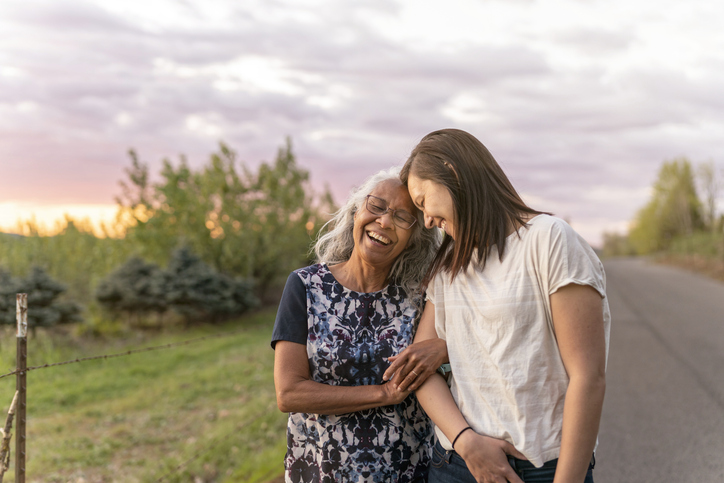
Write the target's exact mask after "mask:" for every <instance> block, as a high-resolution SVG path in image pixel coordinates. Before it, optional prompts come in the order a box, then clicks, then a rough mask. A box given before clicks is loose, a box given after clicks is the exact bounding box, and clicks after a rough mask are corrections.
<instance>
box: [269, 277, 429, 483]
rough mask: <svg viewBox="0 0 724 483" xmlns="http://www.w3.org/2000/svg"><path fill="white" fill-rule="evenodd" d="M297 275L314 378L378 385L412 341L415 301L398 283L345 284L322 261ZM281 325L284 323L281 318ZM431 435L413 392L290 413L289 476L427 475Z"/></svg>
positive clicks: (390, 478) (368, 478)
mask: <svg viewBox="0 0 724 483" xmlns="http://www.w3.org/2000/svg"><path fill="white" fill-rule="evenodd" d="M295 274H296V275H297V276H298V277H299V278H300V279H301V281H302V284H303V287H304V289H305V290H306V296H305V297H304V298H302V297H297V298H296V299H297V300H305V299H306V307H299V308H298V310H302V311H304V312H305V313H306V319H307V340H306V345H307V354H308V357H309V367H310V373H311V378H312V380H314V381H317V382H320V383H324V384H330V385H340V386H359V385H371V384H382V383H383V381H382V375H383V374H384V372H385V370H386V369H387V367H388V365H389V362H388V361H387V358H388V357H389V356H392V355H395V354H398V353H400V352H401V351H402V350H403V349H404V348H405V347H407V346H408V345H409V344H410V343H411V342H412V338H413V336H414V322H415V319H416V317H417V315H418V313H417V310H416V309H415V307H414V305H413V303H412V301H411V300H410V299H409V298H408V297H407V296H406V294H405V293H404V291H403V290H402V289H401V288H400V287H399V286H397V285H395V284H390V285H389V286H388V287H387V288H385V289H383V290H381V291H379V292H374V293H360V292H354V291H351V290H348V289H346V288H345V287H343V286H342V285H341V284H340V283H338V282H337V280H336V279H335V278H334V276H333V275H332V274H331V272H330V271H329V269H328V268H327V267H326V266H325V265H314V266H311V267H307V268H303V269H299V270H297V271H295ZM300 287H301V285H300ZM288 289H289V282H288V287H287V289H285V291H286V290H288ZM285 295H286V294H285ZM293 299H294V298H293V297H292V298H290V300H293ZM282 303H284V297H283V300H282ZM280 313H281V310H280ZM280 323H282V324H283V323H284V321H281V320H279V317H278V318H277V325H279V324H280ZM276 332H277V328H275V333H276ZM432 434H433V432H432V425H431V423H430V421H429V419H428V418H427V416H426V415H425V413H424V411H423V410H422V408H421V407H420V406H419V404H418V402H417V399H416V398H415V396H414V395H410V396H409V397H408V398H406V399H405V400H404V401H403V402H402V403H400V404H396V405H393V406H384V407H378V408H373V409H367V410H364V411H358V412H354V413H349V414H340V415H321V414H307V413H290V414H289V422H288V426H287V448H288V451H287V455H286V457H285V468H286V481H287V482H289V483H297V482H330V483H331V482H385V483H388V482H392V483H394V482H399V483H403V482H414V481H424V479H425V478H426V475H427V467H428V465H429V462H430V457H431V441H432Z"/></svg>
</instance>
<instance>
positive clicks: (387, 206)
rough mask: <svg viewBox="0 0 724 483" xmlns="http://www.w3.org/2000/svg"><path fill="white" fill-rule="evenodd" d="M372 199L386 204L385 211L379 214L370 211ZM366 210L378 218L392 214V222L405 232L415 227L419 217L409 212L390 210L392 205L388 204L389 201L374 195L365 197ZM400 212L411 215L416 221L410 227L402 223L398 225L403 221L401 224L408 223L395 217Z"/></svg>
mask: <svg viewBox="0 0 724 483" xmlns="http://www.w3.org/2000/svg"><path fill="white" fill-rule="evenodd" d="M370 198H374V199H375V200H379V201H380V202H382V203H384V204H385V210H384V211H382V212H381V213H378V212H376V211H372V210H371V209H370ZM373 206H374V205H373ZM365 208H366V209H367V211H369V212H370V213H372V214H373V215H377V216H382V215H384V214H386V213H392V222H393V223H394V224H395V226H397V227H399V228H402V229H403V230H409V229H410V228H412V227H413V226H415V223H417V217H416V216H415V215H413V214H412V213H410V212H409V211H407V210H403V209H399V210H393V209H392V208H390V205H389V203H387V200H385V199H383V198H380V197H378V196H374V195H367V196H365ZM398 211H401V212H403V213H407V214H408V215H410V216H411V217H413V218H415V219H414V220H413V222H412V223H410V225H409V226H402V225H400V223H398V221H401V222H403V223H407V221H405V220H403V219H401V218H398V217H395V213H397V212H398Z"/></svg>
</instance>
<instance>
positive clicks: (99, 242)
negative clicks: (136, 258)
mask: <svg viewBox="0 0 724 483" xmlns="http://www.w3.org/2000/svg"><path fill="white" fill-rule="evenodd" d="M23 231H24V232H25V235H26V236H14V235H8V234H0V268H4V269H6V270H8V271H10V273H11V274H12V275H14V276H16V277H24V276H26V275H27V274H28V273H29V272H30V269H31V268H32V267H33V266H36V265H37V266H40V267H43V268H44V269H46V270H47V272H48V273H49V274H50V276H51V277H53V278H55V279H56V280H58V281H60V282H61V283H63V284H64V285H66V287H67V289H68V296H69V297H70V298H72V299H74V300H76V301H77V302H80V303H82V304H84V305H86V304H88V303H90V302H91V301H92V300H93V291H94V290H95V286H96V285H97V284H98V282H99V281H100V280H101V279H102V278H104V277H105V276H106V275H107V274H108V273H110V272H111V271H112V270H114V269H115V268H116V267H118V266H119V265H121V264H122V263H123V262H125V261H126V260H127V259H128V257H129V256H131V255H132V254H133V253H134V252H135V251H136V248H134V247H133V246H132V244H131V243H130V242H129V241H127V240H125V239H114V238H98V237H96V236H95V235H94V234H93V232H92V228H91V227H90V226H89V225H86V224H84V223H82V222H75V221H72V220H66V225H65V227H64V228H62V230H61V231H60V232H59V233H58V234H56V235H54V236H41V234H40V233H39V230H38V227H37V225H36V224H35V223H34V222H32V221H27V222H25V224H24V225H23Z"/></svg>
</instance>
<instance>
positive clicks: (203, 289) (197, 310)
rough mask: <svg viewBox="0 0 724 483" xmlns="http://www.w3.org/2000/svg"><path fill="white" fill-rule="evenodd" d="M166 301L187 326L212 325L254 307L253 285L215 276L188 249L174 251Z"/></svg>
mask: <svg viewBox="0 0 724 483" xmlns="http://www.w3.org/2000/svg"><path fill="white" fill-rule="evenodd" d="M167 276H168V285H167V287H168V288H167V293H166V298H167V300H168V303H169V306H170V307H172V308H173V309H174V310H175V311H176V312H177V313H179V314H180V315H182V316H183V317H184V318H185V319H186V321H187V322H190V321H192V320H197V319H201V318H208V319H210V321H211V322H214V321H217V320H219V319H221V318H225V317H228V316H234V315H239V314H242V313H243V312H245V311H247V310H249V309H251V308H253V307H255V306H256V305H257V299H256V298H255V297H254V295H253V292H252V285H251V283H249V282H248V281H246V280H235V279H233V278H231V277H228V276H226V275H224V274H220V273H217V272H216V271H214V270H213V269H212V268H211V267H210V266H209V265H207V264H206V263H204V262H203V261H202V260H201V259H200V258H199V257H198V256H196V255H194V254H193V253H192V252H191V250H190V249H189V248H188V247H183V248H180V249H178V250H176V251H175V252H174V254H173V256H172V258H171V261H170V262H169V266H168V271H167Z"/></svg>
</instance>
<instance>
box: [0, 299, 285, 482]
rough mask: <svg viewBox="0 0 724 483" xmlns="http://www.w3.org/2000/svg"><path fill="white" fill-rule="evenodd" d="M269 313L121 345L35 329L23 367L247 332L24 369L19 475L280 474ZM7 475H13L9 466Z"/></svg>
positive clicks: (91, 478)
mask: <svg viewBox="0 0 724 483" xmlns="http://www.w3.org/2000/svg"><path fill="white" fill-rule="evenodd" d="M273 315H274V311H273V310H271V311H269V310H267V311H265V312H261V313H258V314H256V315H254V316H249V317H246V318H244V319H240V320H237V321H235V322H233V323H228V324H226V325H224V326H221V327H218V326H214V327H199V328H195V329H194V330H192V331H185V332H176V333H172V334H159V335H156V336H153V337H149V336H144V335H141V334H139V335H137V336H135V337H129V338H128V340H125V341H118V340H116V341H107V342H101V341H89V340H82V339H75V338H72V337H70V336H66V337H60V336H58V335H57V334H56V335H53V336H52V337H51V336H50V335H49V334H48V333H46V332H42V331H39V332H38V334H37V335H36V336H35V337H31V339H30V340H29V341H28V352H29V361H28V364H29V365H31V366H32V365H39V364H43V363H46V362H56V361H59V360H66V359H72V358H75V357H78V356H89V355H96V354H107V353H115V352H121V351H125V350H129V349H133V348H139V347H147V346H152V345H160V344H166V343H169V342H173V341H179V340H186V339H191V338H195V337H200V336H204V335H209V334H212V333H215V332H219V331H221V332H227V331H235V330H238V329H240V328H243V327H246V328H244V329H242V332H241V333H240V334H237V335H232V336H227V337H223V338H218V339H207V340H204V341H201V342H198V343H194V344H190V345H186V346H180V347H175V348H171V349H164V350H159V351H153V352H145V353H139V354H133V355H130V356H124V357H119V358H115V359H101V360H95V361H88V362H82V363H76V364H69V365H66V366H59V367H51V368H46V369H39V370H36V371H31V372H29V373H28V396H27V400H28V435H27V452H28V462H27V475H28V481H37V482H67V481H85V482H105V481H109V482H110V481H114V482H116V481H118V482H146V481H149V482H150V481H156V480H158V479H159V478H161V477H163V476H165V475H168V477H167V478H166V479H164V480H163V481H170V482H188V481H203V482H265V481H268V480H269V479H271V478H272V477H275V476H277V475H279V474H280V473H281V472H282V470H283V468H282V458H283V455H284V452H285V445H286V441H285V423H286V415H284V414H282V413H280V412H279V410H278V409H277V408H276V401H275V393H274V384H273V351H272V350H271V349H270V348H269V339H270V335H271V327H272V323H273ZM14 339H15V338H14V334H13V333H11V332H10V330H9V329H7V330H6V331H5V333H3V334H2V339H0V351H1V352H0V363H1V364H2V367H1V368H0V370H1V371H3V372H5V369H8V370H12V366H14V352H15V351H14V348H13V347H12V346H13V345H14V343H15V340H14ZM14 390H15V383H14V378H12V377H8V378H4V379H0V409H2V411H3V413H5V412H6V411H7V407H8V405H9V403H10V401H11V399H12V394H13V392H14ZM189 460H190V461H189ZM187 461H188V464H186V465H183V466H182V467H181V468H179V465H182V464H183V463H184V462H187ZM11 466H12V465H11ZM5 478H6V481H12V478H14V474H13V470H12V469H11V471H10V474H7V475H6V476H5Z"/></svg>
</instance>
